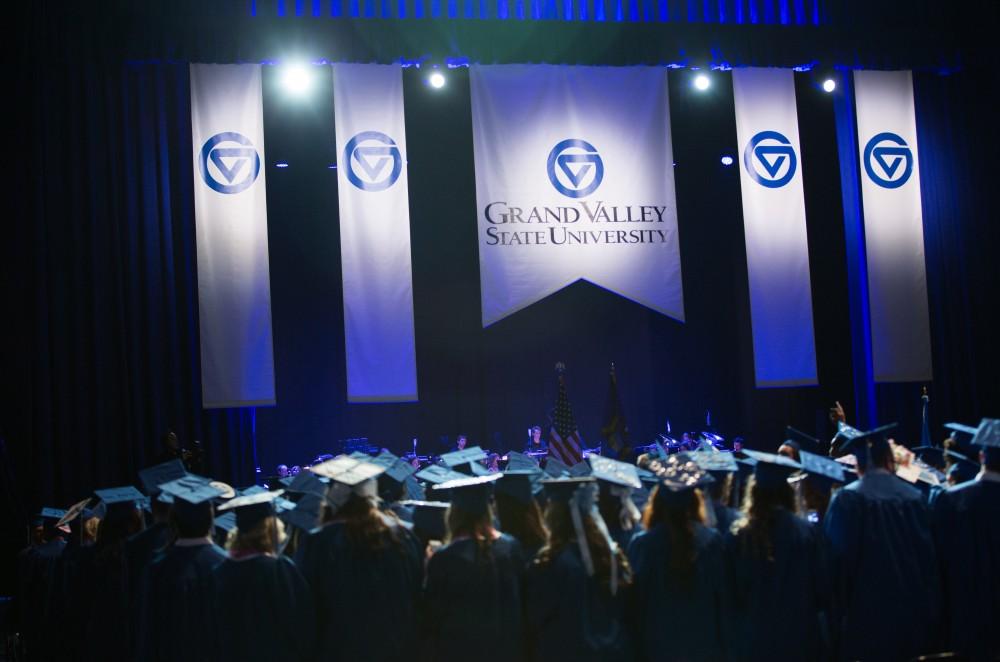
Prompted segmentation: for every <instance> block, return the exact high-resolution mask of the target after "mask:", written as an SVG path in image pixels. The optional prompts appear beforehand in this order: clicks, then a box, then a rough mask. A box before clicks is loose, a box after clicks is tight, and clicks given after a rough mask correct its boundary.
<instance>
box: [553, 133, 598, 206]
mask: <svg viewBox="0 0 1000 662" xmlns="http://www.w3.org/2000/svg"><path fill="white" fill-rule="evenodd" d="M546 169H547V171H548V173H549V181H550V182H552V186H554V187H555V188H556V190H557V191H559V192H560V193H562V194H563V195H565V196H567V197H570V198H583V197H586V196H588V195H590V194H591V193H593V192H594V191H596V190H597V187H598V186H600V185H601V180H602V179H604V161H602V160H601V155H600V154H598V153H597V149H596V148H595V147H594V146H593V145H591V144H590V143H588V142H587V141H586V140H578V139H576V138H569V139H567V140H563V141H562V142H559V143H557V144H556V146H555V147H553V148H552V151H551V152H549V161H548V165H547V166H546Z"/></svg>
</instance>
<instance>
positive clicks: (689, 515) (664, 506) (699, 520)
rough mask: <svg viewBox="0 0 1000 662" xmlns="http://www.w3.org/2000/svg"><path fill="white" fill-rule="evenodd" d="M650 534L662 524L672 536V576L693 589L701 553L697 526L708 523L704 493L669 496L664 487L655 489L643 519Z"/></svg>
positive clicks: (684, 491)
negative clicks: (696, 546)
mask: <svg viewBox="0 0 1000 662" xmlns="http://www.w3.org/2000/svg"><path fill="white" fill-rule="evenodd" d="M642 523H643V526H644V527H645V528H646V530H647V531H648V530H650V529H652V528H653V527H655V526H657V525H659V524H662V525H663V526H665V527H666V529H667V532H668V533H669V534H670V547H671V551H672V553H671V555H670V572H671V576H673V577H676V578H677V582H678V584H679V585H680V586H681V587H682V588H685V589H690V588H691V587H692V586H693V577H694V573H693V572H692V570H693V569H694V563H695V560H696V559H697V550H696V548H695V542H694V531H695V524H704V523H705V500H704V496H703V495H702V493H701V490H700V489H689V490H682V491H681V492H669V491H667V488H665V487H663V486H662V485H657V486H656V487H655V488H653V493H652V495H651V496H650V499H649V503H647V504H646V511H645V513H644V514H643V517H642Z"/></svg>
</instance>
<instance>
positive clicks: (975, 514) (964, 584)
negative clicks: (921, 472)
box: [934, 418, 1000, 660]
mask: <svg viewBox="0 0 1000 662" xmlns="http://www.w3.org/2000/svg"><path fill="white" fill-rule="evenodd" d="M972 443H973V444H974V445H977V446H979V447H980V448H981V450H980V455H979V459H980V461H981V462H982V467H981V469H980V471H979V473H978V474H977V475H976V477H975V478H974V479H973V480H971V481H969V482H966V483H962V484H960V485H956V486H955V487H952V488H951V489H949V490H947V491H945V492H943V493H942V494H941V495H939V496H938V498H937V501H936V502H935V504H934V507H935V512H934V515H935V539H936V542H937V544H938V550H939V553H940V556H941V567H942V572H943V575H944V592H945V605H946V613H947V614H948V624H949V628H948V634H949V647H950V649H951V650H954V651H956V652H957V653H959V654H960V655H962V656H963V657H965V658H966V659H971V660H995V659H998V658H1000V637H998V636H997V633H996V625H997V622H998V620H1000V554H998V552H1000V420H998V419H995V418H994V419H989V418H987V419H983V421H982V423H980V425H979V428H978V430H977V432H976V434H975V436H974V437H973V440H972Z"/></svg>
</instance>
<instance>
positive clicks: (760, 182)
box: [733, 69, 817, 388]
mask: <svg viewBox="0 0 1000 662" xmlns="http://www.w3.org/2000/svg"><path fill="white" fill-rule="evenodd" d="M733 96H734V100H735V102H736V136H737V140H738V142H739V148H740V157H741V158H740V161H741V163H740V165H741V167H740V188H741V190H742V195H743V227H744V235H745V237H746V247H747V280H748V282H749V285H750V318H751V325H752V328H753V355H754V368H755V373H756V382H757V386H758V388H760V387H775V386H802V385H810V384H816V383H817V379H816V347H815V344H814V333H813V314H812V290H811V286H810V280H809V243H808V240H807V236H806V205H805V197H804V195H803V192H802V158H801V154H802V151H801V150H800V149H799V122H798V115H797V112H796V107H795V79H794V74H793V73H792V71H791V70H790V69H735V70H733Z"/></svg>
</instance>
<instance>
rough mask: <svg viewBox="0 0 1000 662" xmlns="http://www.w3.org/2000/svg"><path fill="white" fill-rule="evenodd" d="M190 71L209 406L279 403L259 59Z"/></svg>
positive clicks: (200, 295)
mask: <svg viewBox="0 0 1000 662" xmlns="http://www.w3.org/2000/svg"><path fill="white" fill-rule="evenodd" d="M190 71H191V137H192V142H193V145H194V209H195V226H196V235H195V236H196V239H197V243H198V311H199V322H200V332H201V386H202V406H204V407H205V408H206V409H208V408H216V407H247V406H260V405H273V404H274V402H275V399H274V350H273V347H272V340H271V283H270V277H269V271H268V252H267V195H266V191H265V186H264V167H263V165H264V114H263V107H262V102H261V71H260V65H257V64H238V65H237V64H226V65H221V64H192V65H191V69H190Z"/></svg>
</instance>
